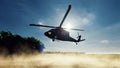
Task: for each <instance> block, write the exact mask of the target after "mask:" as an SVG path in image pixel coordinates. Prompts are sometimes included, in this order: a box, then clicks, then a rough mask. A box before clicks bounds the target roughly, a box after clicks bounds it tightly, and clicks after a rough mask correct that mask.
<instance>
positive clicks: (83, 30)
mask: <svg viewBox="0 0 120 68" xmlns="http://www.w3.org/2000/svg"><path fill="white" fill-rule="evenodd" d="M64 29H68V28H64ZM69 29H70V30H76V31H84V30H83V29H76V28H69Z"/></svg>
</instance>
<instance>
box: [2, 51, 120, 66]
mask: <svg viewBox="0 0 120 68" xmlns="http://www.w3.org/2000/svg"><path fill="white" fill-rule="evenodd" d="M0 68H120V54H81V53H57V52H56V53H48V52H47V53H42V54H34V55H12V56H7V57H6V56H1V57H0Z"/></svg>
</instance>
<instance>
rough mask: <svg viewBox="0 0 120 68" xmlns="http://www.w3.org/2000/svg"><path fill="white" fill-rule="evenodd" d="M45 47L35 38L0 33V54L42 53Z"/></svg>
mask: <svg viewBox="0 0 120 68" xmlns="http://www.w3.org/2000/svg"><path fill="white" fill-rule="evenodd" d="M43 49H44V45H43V44H42V42H41V41H39V40H38V39H36V38H34V37H22V36H20V35H14V34H12V33H11V32H5V31H1V32H0V53H3V52H4V53H6V54H14V53H17V54H20V53H33V52H36V51H37V52H42V51H43Z"/></svg>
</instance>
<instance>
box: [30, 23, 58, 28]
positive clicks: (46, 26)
mask: <svg viewBox="0 0 120 68" xmlns="http://www.w3.org/2000/svg"><path fill="white" fill-rule="evenodd" d="M30 26H38V27H47V28H57V27H55V26H47V25H40V24H30Z"/></svg>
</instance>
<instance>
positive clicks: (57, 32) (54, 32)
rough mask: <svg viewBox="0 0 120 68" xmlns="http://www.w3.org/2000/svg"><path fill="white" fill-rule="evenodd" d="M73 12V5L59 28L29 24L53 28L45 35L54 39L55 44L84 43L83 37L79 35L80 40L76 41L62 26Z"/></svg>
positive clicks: (69, 7)
mask: <svg viewBox="0 0 120 68" xmlns="http://www.w3.org/2000/svg"><path fill="white" fill-rule="evenodd" d="M70 10H71V5H69V6H68V9H67V11H66V13H65V15H64V17H63V19H62V21H61V23H60V25H59V26H58V27H56V26H48V25H41V24H29V25H30V26H37V27H46V28H52V29H50V30H48V31H47V32H45V33H44V35H45V36H47V37H48V38H50V39H52V41H53V42H54V41H55V40H60V41H70V42H75V43H76V45H77V43H78V42H81V41H84V40H85V39H81V35H79V34H78V37H77V38H78V39H74V38H72V37H71V36H70V35H69V32H68V31H67V30H65V29H67V28H63V27H62V25H63V23H64V20H65V19H66V17H67V15H68V13H69V12H70ZM70 29H71V30H77V31H84V30H83V29H75V28H70Z"/></svg>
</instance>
